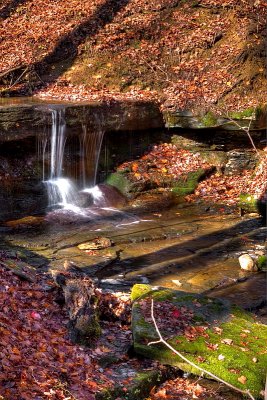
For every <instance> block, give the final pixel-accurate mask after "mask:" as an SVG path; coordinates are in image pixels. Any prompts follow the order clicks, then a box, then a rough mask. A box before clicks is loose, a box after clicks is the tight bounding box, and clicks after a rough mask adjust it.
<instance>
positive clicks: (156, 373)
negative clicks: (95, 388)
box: [96, 368, 170, 400]
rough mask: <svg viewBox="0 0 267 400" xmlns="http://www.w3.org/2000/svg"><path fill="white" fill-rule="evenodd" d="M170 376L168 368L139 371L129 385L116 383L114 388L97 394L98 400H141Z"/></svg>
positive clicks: (129, 380)
mask: <svg viewBox="0 0 267 400" xmlns="http://www.w3.org/2000/svg"><path fill="white" fill-rule="evenodd" d="M169 376H170V370H169V369H168V368H162V369H161V370H155V369H154V370H148V371H139V372H137V373H136V374H135V376H134V377H133V378H132V379H128V382H129V383H127V384H125V385H122V384H121V385H120V384H118V383H115V385H114V387H112V388H109V389H104V390H103V391H101V392H99V393H96V400H116V399H118V398H120V399H127V400H141V399H145V398H147V396H148V395H149V393H150V391H151V389H152V388H153V387H154V386H156V385H159V384H160V383H162V382H163V381H165V380H166V379H167V378H168V377H169Z"/></svg>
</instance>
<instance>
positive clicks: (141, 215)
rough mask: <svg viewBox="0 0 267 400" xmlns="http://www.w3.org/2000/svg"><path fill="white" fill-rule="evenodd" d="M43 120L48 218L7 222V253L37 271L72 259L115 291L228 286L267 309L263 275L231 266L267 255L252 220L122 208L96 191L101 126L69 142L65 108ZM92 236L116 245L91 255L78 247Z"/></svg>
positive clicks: (111, 193) (184, 209) (106, 190)
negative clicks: (138, 285)
mask: <svg viewBox="0 0 267 400" xmlns="http://www.w3.org/2000/svg"><path fill="white" fill-rule="evenodd" d="M49 112H50V113H51V115H52V127H51V131H50V132H45V133H44V135H42V137H41V138H40V140H39V146H38V147H39V154H40V157H41V159H42V162H41V164H42V180H43V182H44V183H45V186H46V189H47V193H48V204H47V206H48V209H47V213H46V215H45V216H43V217H40V216H38V217H33V216H31V217H29V218H27V217H26V218H22V219H21V220H17V221H16V220H15V221H8V222H6V223H5V226H3V227H2V228H1V227H0V236H2V240H3V246H4V247H5V248H10V249H11V251H18V252H19V253H22V254H25V257H26V258H27V259H28V261H29V263H30V264H31V263H32V265H33V266H34V267H40V268H44V269H49V268H57V267H59V266H61V265H63V263H64V261H65V260H66V259H67V260H72V261H73V262H75V263H76V264H77V265H78V266H79V267H80V268H82V269H84V270H86V272H87V273H88V274H89V275H91V276H93V277H94V278H97V279H98V280H99V281H100V284H102V285H113V286H112V287H113V288H119V289H120V288H121V287H124V288H128V289H129V288H130V287H131V285H132V284H133V283H135V282H149V283H151V284H153V285H164V286H168V287H172V288H178V289H179V290H186V291H193V292H210V291H217V292H218V291H219V290H221V288H224V287H227V288H228V289H227V290H228V292H227V296H228V297H230V298H231V296H233V295H234V300H235V301H236V302H239V303H240V304H242V303H245V305H246V307H247V306H248V302H249V301H251V307H252V308H253V307H256V306H258V305H259V304H261V303H262V302H264V301H265V277H264V274H258V275H257V274H256V275H255V276H254V274H251V273H246V272H243V271H241V270H240V267H239V264H238V256H239V255H240V254H242V253H244V252H249V253H251V254H252V255H254V256H255V255H256V254H257V251H258V252H259V251H260V252H262V251H264V241H265V238H266V229H265V227H264V226H262V222H261V221H260V219H259V218H255V217H249V216H248V217H242V218H241V217H240V216H239V215H238V214H236V213H235V212H234V210H233V209H230V208H229V209H227V208H226V207H224V206H223V207H222V206H221V205H220V204H218V205H212V206H211V207H208V208H206V206H205V205H200V204H199V205H188V204H180V203H179V201H177V199H176V198H175V197H174V196H173V195H172V193H168V192H159V193H157V194H155V195H152V194H151V195H149V196H148V197H146V195H144V196H141V197H140V198H139V199H137V200H136V201H132V202H131V203H130V204H125V203H126V202H125V199H124V198H123V196H122V195H121V194H119V193H118V191H117V190H116V189H115V188H113V187H111V186H108V185H105V184H96V183H97V182H96V176H97V168H98V161H99V156H100V152H101V146H102V142H103V135H104V132H103V129H102V124H101V121H99V124H94V126H95V129H94V131H92V128H90V127H89V126H88V125H86V124H85V123H84V124H82V127H81V128H82V129H81V134H80V135H79V137H78V139H77V140H76V143H75V142H73V138H72V137H71V136H70V135H69V134H67V131H66V122H65V110H64V107H63V106H51V107H50V111H49ZM73 143H74V144H73ZM116 145H117V143H116ZM153 196H154V197H153ZM118 205H119V207H117V206H118ZM222 210H224V211H222ZM99 236H105V237H109V238H110V239H111V240H112V242H113V246H112V247H110V248H108V249H104V250H103V251H97V252H94V251H93V252H92V253H91V254H90V253H88V252H85V251H81V250H80V249H79V248H78V247H77V246H78V245H79V244H80V243H83V242H86V241H88V240H93V239H94V238H96V237H99ZM243 237H244V239H243ZM257 246H260V248H257ZM255 277H256V278H255ZM244 282H249V283H248V284H247V286H246V284H245V283H244ZM250 283H251V284H250ZM233 285H235V286H233ZM237 286H238V287H240V291H239V293H243V294H242V296H241V294H240V298H239V299H238V296H236V295H235V294H236V293H238V290H237ZM229 288H230V289H229ZM231 288H233V289H231ZM247 290H249V291H250V296H247V295H246V291H247ZM225 293H226V292H225Z"/></svg>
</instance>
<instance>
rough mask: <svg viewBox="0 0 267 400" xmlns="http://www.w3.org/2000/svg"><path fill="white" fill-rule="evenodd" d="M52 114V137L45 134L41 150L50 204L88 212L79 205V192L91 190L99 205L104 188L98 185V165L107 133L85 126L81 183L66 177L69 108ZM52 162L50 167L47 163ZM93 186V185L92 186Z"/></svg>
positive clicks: (80, 171) (81, 147)
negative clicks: (88, 128) (65, 162)
mask: <svg viewBox="0 0 267 400" xmlns="http://www.w3.org/2000/svg"><path fill="white" fill-rule="evenodd" d="M51 113H52V128H51V134H50V137H44V138H43V139H42V141H41V145H40V149H39V152H40V153H41V155H42V160H43V182H44V183H45V185H46V188H47V195H48V206H49V207H50V208H53V207H55V206H57V205H59V206H61V207H63V208H64V209H68V210H71V211H73V212H75V213H84V211H83V210H82V209H81V208H80V207H79V206H77V202H78V200H79V192H80V191H83V190H84V189H85V188H86V186H89V188H86V189H85V190H84V192H88V193H90V194H91V196H92V197H93V202H94V205H96V206H97V205H98V204H99V200H100V198H101V200H102V198H103V195H102V193H101V191H100V189H99V188H98V187H97V186H95V184H96V175H97V166H98V161H99V155H100V150H101V145H102V140H103V135H104V132H103V130H102V129H101V127H100V128H99V129H97V130H96V131H95V132H92V131H88V130H87V127H86V125H83V126H82V135H81V136H80V170H79V171H78V177H77V182H74V180H73V179H70V178H69V177H67V176H65V174H64V157H65V153H66V149H65V148H66V141H67V138H66V122H65V109H64V108H54V109H51ZM47 161H48V166H47ZM90 186H91V187H90Z"/></svg>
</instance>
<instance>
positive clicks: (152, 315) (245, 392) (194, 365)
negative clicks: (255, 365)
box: [148, 299, 266, 400]
mask: <svg viewBox="0 0 267 400" xmlns="http://www.w3.org/2000/svg"><path fill="white" fill-rule="evenodd" d="M151 318H152V321H153V323H154V326H155V329H156V331H157V334H158V336H159V340H157V341H155V342H150V343H148V346H151V345H152V344H157V343H163V344H165V346H166V347H168V348H169V349H170V350H171V351H173V352H174V353H175V354H177V356H179V357H180V358H181V359H182V360H184V361H185V362H186V363H188V364H189V365H191V366H192V367H194V368H196V369H198V370H199V371H201V372H202V373H203V372H204V374H206V375H209V376H211V377H212V378H213V379H215V380H216V381H219V382H222V383H224V384H225V385H226V386H228V387H229V388H231V389H233V390H235V391H237V392H239V393H242V394H246V395H248V396H249V397H250V398H251V399H252V400H255V398H254V397H253V396H252V394H251V393H250V391H249V390H241V389H239V388H237V387H235V386H233V385H231V384H230V383H228V382H226V381H224V380H223V379H221V378H219V377H218V376H216V375H214V374H213V373H212V372H209V371H206V370H205V369H204V368H201V367H200V366H198V365H196V364H195V363H193V362H192V361H190V360H188V358H186V357H185V356H183V354H181V353H180V352H179V351H177V350H175V349H174V348H173V347H172V346H171V345H170V344H169V343H168V342H166V340H164V339H163V337H162V335H161V333H160V331H159V328H158V325H157V323H156V320H155V317H154V300H153V299H151ZM265 400H266V398H265Z"/></svg>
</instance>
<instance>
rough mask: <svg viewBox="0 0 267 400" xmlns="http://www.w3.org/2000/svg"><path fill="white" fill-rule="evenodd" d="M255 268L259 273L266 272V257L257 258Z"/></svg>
mask: <svg viewBox="0 0 267 400" xmlns="http://www.w3.org/2000/svg"><path fill="white" fill-rule="evenodd" d="M257 266H258V269H259V270H260V271H267V257H266V256H259V257H258V259H257Z"/></svg>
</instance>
